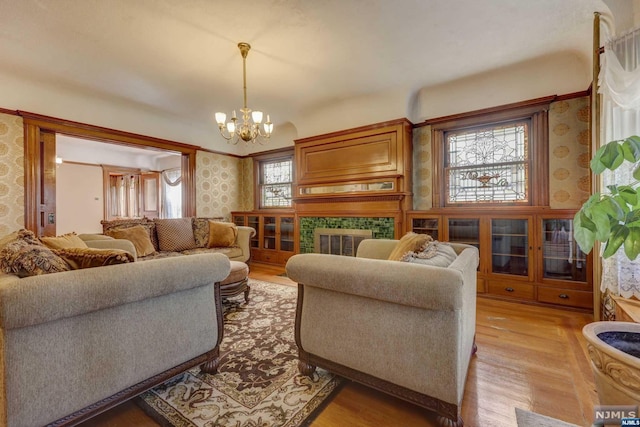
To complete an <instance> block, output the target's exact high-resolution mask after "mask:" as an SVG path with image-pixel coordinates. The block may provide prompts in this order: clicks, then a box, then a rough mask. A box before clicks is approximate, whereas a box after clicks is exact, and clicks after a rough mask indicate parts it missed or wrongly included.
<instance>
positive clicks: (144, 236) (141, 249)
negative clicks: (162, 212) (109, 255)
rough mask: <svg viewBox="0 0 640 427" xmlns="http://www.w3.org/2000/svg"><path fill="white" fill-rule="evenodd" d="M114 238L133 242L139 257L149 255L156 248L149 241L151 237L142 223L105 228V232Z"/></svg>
mask: <svg viewBox="0 0 640 427" xmlns="http://www.w3.org/2000/svg"><path fill="white" fill-rule="evenodd" d="M105 234H107V235H108V236H111V237H113V238H114V239H126V240H129V241H131V243H133V246H135V248H136V254H137V255H138V256H139V257H143V256H147V255H151V254H152V253H154V252H155V251H156V250H155V248H154V247H153V243H151V237H149V231H148V229H147V228H146V227H143V226H142V225H135V226H133V227H129V228H114V229H111V230H107V232H106V233H105Z"/></svg>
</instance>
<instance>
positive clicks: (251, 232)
mask: <svg viewBox="0 0 640 427" xmlns="http://www.w3.org/2000/svg"><path fill="white" fill-rule="evenodd" d="M255 235H256V230H255V229H254V228H253V227H245V226H238V236H237V237H236V242H235V245H236V246H239V247H240V249H242V259H238V261H242V262H247V261H248V260H249V258H251V238H252V237H253V236H255Z"/></svg>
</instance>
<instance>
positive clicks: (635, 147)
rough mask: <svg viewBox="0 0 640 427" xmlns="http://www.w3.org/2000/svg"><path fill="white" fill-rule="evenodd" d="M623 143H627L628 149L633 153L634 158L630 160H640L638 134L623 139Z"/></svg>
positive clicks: (639, 137)
mask: <svg viewBox="0 0 640 427" xmlns="http://www.w3.org/2000/svg"><path fill="white" fill-rule="evenodd" d="M623 144H627V145H629V150H630V151H631V152H633V153H635V159H634V160H632V162H637V161H638V160H640V136H637V135H633V136H630V137H629V138H627V139H625V140H624V143H623Z"/></svg>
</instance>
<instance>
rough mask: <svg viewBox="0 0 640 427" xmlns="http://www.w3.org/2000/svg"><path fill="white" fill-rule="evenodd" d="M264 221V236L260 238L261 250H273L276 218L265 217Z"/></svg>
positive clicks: (274, 246)
mask: <svg viewBox="0 0 640 427" xmlns="http://www.w3.org/2000/svg"><path fill="white" fill-rule="evenodd" d="M263 220H264V224H263V225H264V228H263V230H264V235H263V236H262V248H263V249H275V248H276V217H275V216H265V217H264V218H263Z"/></svg>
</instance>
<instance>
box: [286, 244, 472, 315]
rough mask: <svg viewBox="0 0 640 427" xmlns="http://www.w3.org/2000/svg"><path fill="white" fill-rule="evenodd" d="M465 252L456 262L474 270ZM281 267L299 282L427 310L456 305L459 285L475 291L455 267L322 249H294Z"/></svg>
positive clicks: (459, 299)
mask: <svg viewBox="0 0 640 427" xmlns="http://www.w3.org/2000/svg"><path fill="white" fill-rule="evenodd" d="M465 252H467V251H465ZM469 252H470V253H469V254H464V253H463V254H464V259H463V260H461V261H459V266H463V267H462V269H463V270H467V269H469V270H471V271H473V273H474V274H475V269H476V266H477V256H476V257H474V256H473V255H472V254H471V252H472V251H469ZM463 254H461V255H460V256H462V255H463ZM465 260H466V261H465ZM286 271H287V276H288V277H289V278H290V279H292V280H294V281H296V282H298V283H300V284H302V285H304V286H312V287H317V288H323V289H327V290H331V291H335V292H342V293H346V294H352V295H358V296H362V297H366V298H372V299H377V300H381V301H387V302H391V303H395V304H402V305H406V306H411V307H419V308H424V309H429V310H448V311H451V310H459V309H461V308H462V306H463V301H464V287H465V286H471V287H473V288H474V289H473V292H475V286H476V285H475V281H472V283H465V280H464V276H465V275H464V274H463V271H461V270H460V268H441V267H432V266H427V265H420V264H413V263H406V262H400V261H387V260H377V259H367V258H353V257H347V256H336V255H325V254H299V255H294V256H293V257H291V258H290V259H289V261H288V262H287V265H286Z"/></svg>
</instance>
